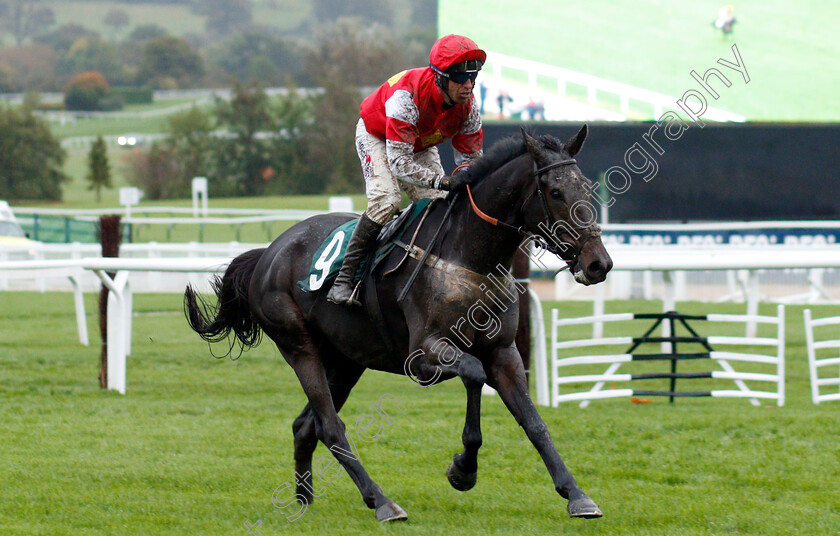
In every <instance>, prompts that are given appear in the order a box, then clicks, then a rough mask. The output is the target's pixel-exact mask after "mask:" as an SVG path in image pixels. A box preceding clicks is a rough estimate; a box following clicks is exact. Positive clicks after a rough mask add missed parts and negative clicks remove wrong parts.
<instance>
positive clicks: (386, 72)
mask: <svg viewBox="0 0 840 536" xmlns="http://www.w3.org/2000/svg"><path fill="white" fill-rule="evenodd" d="M304 60H305V61H304V65H305V66H306V72H307V74H308V75H309V77H310V78H311V79H312V81H313V82H314V83H315V84H316V85H322V84H323V80H324V79H326V78H341V79H342V80H343V81H344V82H346V83H348V84H352V85H354V86H356V87H364V86H379V85H380V84H381V83H383V82H384V81H385V80H387V79H388V78H390V77H391V76H393V75H394V74H396V73H398V72H400V71H403V70H405V69H408V68H411V67H422V66H424V65H428V64H429V48H427V47H426V45H425V44H422V43H419V42H416V41H415V42H408V43H406V42H404V41H403V40H401V39H397V38H396V37H395V36H394V34H393V32H391V31H390V30H389V29H388V28H386V27H384V26H381V25H379V24H365V23H364V21H362V20H361V19H341V20H339V21H338V22H336V23H335V24H330V25H325V26H322V27H320V28H319V30H318V39H317V41H316V43H315V45H314V46H313V47H312V48H310V49H309V50H307V51H306V52H305V53H304Z"/></svg>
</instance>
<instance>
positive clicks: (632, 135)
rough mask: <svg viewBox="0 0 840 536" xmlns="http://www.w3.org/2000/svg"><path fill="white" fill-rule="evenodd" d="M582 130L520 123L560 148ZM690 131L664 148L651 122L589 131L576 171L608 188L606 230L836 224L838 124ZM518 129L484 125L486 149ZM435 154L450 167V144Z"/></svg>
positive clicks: (839, 205)
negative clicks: (658, 225)
mask: <svg viewBox="0 0 840 536" xmlns="http://www.w3.org/2000/svg"><path fill="white" fill-rule="evenodd" d="M581 124H582V123H577V122H569V123H547V122H528V123H522V125H524V126H525V127H526V128H529V129H532V130H533V131H534V132H535V133H537V134H552V135H554V136H557V137H558V138H560V139H561V140H565V139H567V138H569V137H570V136H572V135H574V134H575V132H577V130H578V129H579V128H580V125H581ZM688 125H689V128H687V129H686V130H684V131H683V132H682V133H681V135H680V136H679V138H678V139H673V140H670V139H668V138H667V137H665V135H664V133H663V128H661V127H660V128H657V123H654V122H650V123H589V127H590V128H589V136H588V137H587V139H586V144H585V145H584V148H583V150H582V151H581V154H580V156H579V157H578V162H579V166H580V168H581V170H582V171H583V172H584V173H585V174H586V175H587V176H588V177H589V178H590V179H592V180H598V179H599V178H601V180H605V181H608V182H609V184H607V185H605V188H603V189H602V190H600V192H599V195H600V196H601V197H602V198H603V200H604V201H606V202H609V203H611V206H610V208H609V220H610V222H615V223H618V222H656V221H670V222H686V221H756V220H833V219H840V176H838V175H840V125H837V124H767V123H709V122H707V123H706V124H705V127H703V128H701V127H699V126H698V125H696V124H694V123H688ZM519 128H520V124H514V123H499V124H493V123H489V124H485V125H484V140H485V141H484V147H485V150H487V149H488V148H490V147H491V146H492V145H493V143H495V142H496V141H498V140H500V139H502V138H504V137H507V136H514V135H517V136H518V135H519ZM440 151H441V156H442V159H443V162H444V165H445V166H446V167H447V168H449V166H450V165H451V162H452V161H453V160H452V147H451V145H450V144H448V143H447V144H443V145H441V146H440ZM660 152H661V154H660ZM605 175H606V176H605ZM645 177H647V180H645Z"/></svg>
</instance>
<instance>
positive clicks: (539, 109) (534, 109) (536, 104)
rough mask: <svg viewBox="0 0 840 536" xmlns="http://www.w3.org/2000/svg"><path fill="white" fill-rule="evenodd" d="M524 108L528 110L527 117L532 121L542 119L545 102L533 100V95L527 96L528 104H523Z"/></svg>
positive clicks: (543, 117)
mask: <svg viewBox="0 0 840 536" xmlns="http://www.w3.org/2000/svg"><path fill="white" fill-rule="evenodd" d="M525 110H527V112H528V117H530V118H531V119H532V120H533V121H542V120H543V119H545V104H543V103H542V101H537V100H534V97H529V98H528V104H526V105H525Z"/></svg>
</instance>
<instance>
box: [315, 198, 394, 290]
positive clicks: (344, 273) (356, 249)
mask: <svg viewBox="0 0 840 536" xmlns="http://www.w3.org/2000/svg"><path fill="white" fill-rule="evenodd" d="M381 229H382V225H380V224H378V223H376V222H375V221H373V220H372V219H370V218H368V215H367V214H362V218H361V219H360V220H359V223H357V224H356V229H355V230H354V231H353V236H351V237H350V242H349V243H348V244H347V251H346V252H345V253H344V262H343V263H342V264H341V271H340V272H338V275H337V276H336V278H335V282H334V283H333V286H332V288H331V289H330V292H329V294H327V300H329V301H331V302H333V303H337V304H339V305H342V304H346V305H359V306H360V305H362V303H361V302H360V301H359V300H358V297H357V296H356V294H357V293H356V285H355V281H354V279H355V278H356V269H357V268H358V267H359V263H360V262H361V260H362V259H363V258H364V257H365V255H367V252H368V250H369V249H370V248H371V247H373V245H374V244H375V243H376V237H377V236H379V231H380V230H381Z"/></svg>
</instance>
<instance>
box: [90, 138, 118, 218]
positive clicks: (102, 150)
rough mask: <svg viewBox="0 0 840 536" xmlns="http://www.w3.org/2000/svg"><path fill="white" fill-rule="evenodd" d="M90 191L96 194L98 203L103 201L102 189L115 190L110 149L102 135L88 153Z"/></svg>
mask: <svg viewBox="0 0 840 536" xmlns="http://www.w3.org/2000/svg"><path fill="white" fill-rule="evenodd" d="M87 181H88V190H93V191H95V192H96V202H97V203H99V202H100V201H102V188H113V187H114V185H113V184H112V183H111V165H110V164H109V163H108V148H107V147H106V146H105V140H103V139H102V135H101V134H100V135H99V136H97V137H96V141H94V142H93V145H91V147H90V152H89V153H88V174H87Z"/></svg>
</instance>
